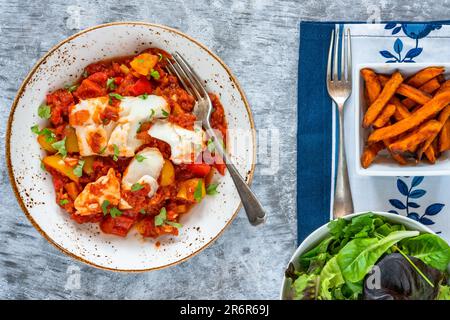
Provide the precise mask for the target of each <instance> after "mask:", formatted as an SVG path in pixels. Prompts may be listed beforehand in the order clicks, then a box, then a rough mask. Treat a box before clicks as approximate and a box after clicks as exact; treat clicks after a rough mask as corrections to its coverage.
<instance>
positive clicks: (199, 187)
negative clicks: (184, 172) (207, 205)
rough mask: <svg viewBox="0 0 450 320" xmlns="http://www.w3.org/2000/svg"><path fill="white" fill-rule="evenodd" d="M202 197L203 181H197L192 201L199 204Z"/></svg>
mask: <svg viewBox="0 0 450 320" xmlns="http://www.w3.org/2000/svg"><path fill="white" fill-rule="evenodd" d="M202 196H203V181H202V180H198V183H197V187H195V191H194V199H195V201H196V202H200V201H201V200H202Z"/></svg>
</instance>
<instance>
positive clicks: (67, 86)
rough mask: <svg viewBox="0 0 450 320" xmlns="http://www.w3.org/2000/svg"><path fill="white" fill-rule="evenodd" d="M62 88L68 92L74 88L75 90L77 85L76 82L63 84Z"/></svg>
mask: <svg viewBox="0 0 450 320" xmlns="http://www.w3.org/2000/svg"><path fill="white" fill-rule="evenodd" d="M64 88H65V89H66V90H67V91H69V92H74V91H75V90H77V88H78V85H77V84H66V85H65V86H64Z"/></svg>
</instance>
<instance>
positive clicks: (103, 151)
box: [99, 146, 106, 154]
mask: <svg viewBox="0 0 450 320" xmlns="http://www.w3.org/2000/svg"><path fill="white" fill-rule="evenodd" d="M105 151H106V146H104V147H103V148H102V149H101V150H100V152H99V154H104V153H105Z"/></svg>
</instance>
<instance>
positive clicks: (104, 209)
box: [102, 200, 111, 216]
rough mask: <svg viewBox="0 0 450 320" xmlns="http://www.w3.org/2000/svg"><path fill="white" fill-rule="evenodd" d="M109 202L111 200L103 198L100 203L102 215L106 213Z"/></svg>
mask: <svg viewBox="0 0 450 320" xmlns="http://www.w3.org/2000/svg"><path fill="white" fill-rule="evenodd" d="M110 204H111V202H109V200H105V201H103V203H102V212H103V215H104V216H106V215H107V214H108V206H109V205H110Z"/></svg>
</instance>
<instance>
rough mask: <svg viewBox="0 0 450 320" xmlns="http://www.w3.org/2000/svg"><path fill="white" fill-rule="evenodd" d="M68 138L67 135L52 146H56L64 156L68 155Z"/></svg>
mask: <svg viewBox="0 0 450 320" xmlns="http://www.w3.org/2000/svg"><path fill="white" fill-rule="evenodd" d="M66 139H67V137H64V139H62V140H59V141H56V142H54V143H52V147H53V148H55V149H56V150H57V151H58V153H59V154H60V155H62V156H63V157H66V156H67V149H66Z"/></svg>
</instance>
